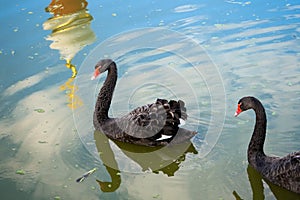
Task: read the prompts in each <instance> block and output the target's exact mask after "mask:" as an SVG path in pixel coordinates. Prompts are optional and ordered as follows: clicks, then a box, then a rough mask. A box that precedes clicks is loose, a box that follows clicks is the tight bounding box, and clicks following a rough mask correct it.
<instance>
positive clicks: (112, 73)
mask: <svg viewBox="0 0 300 200" xmlns="http://www.w3.org/2000/svg"><path fill="white" fill-rule="evenodd" d="M107 71H108V73H107V77H106V79H105V81H104V83H103V86H102V88H101V90H100V93H99V95H98V99H97V102H96V107H95V111H96V115H97V120H98V122H100V123H101V122H104V121H106V120H107V119H109V117H108V110H109V107H110V104H111V100H112V96H113V92H114V89H115V86H116V82H117V77H118V71H117V66H116V63H115V62H112V63H111V64H110V65H109V66H108V68H107Z"/></svg>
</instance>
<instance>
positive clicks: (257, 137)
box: [248, 99, 267, 163]
mask: <svg viewBox="0 0 300 200" xmlns="http://www.w3.org/2000/svg"><path fill="white" fill-rule="evenodd" d="M252 103H253V105H252V106H251V108H252V109H253V110H254V112H255V114H256V122H255V127H254V131H253V134H252V137H251V141H250V143H249V146H248V160H249V163H253V160H252V159H251V158H256V157H257V156H261V157H264V156H265V153H264V143H265V138H266V127H267V117H266V112H265V109H264V107H263V105H262V104H261V102H260V101H259V100H257V99H253V101H252ZM254 162H255V161H254Z"/></svg>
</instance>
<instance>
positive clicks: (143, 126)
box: [91, 59, 197, 147]
mask: <svg viewBox="0 0 300 200" xmlns="http://www.w3.org/2000/svg"><path fill="white" fill-rule="evenodd" d="M106 70H107V71H108V74H107V77H106V80H105V81H104V84H103V86H102V88H101V90H100V92H99V94H98V99H97V102H96V105H95V111H94V118H93V122H94V127H95V129H96V130H100V131H102V132H104V133H105V135H107V136H108V137H109V138H110V139H113V140H117V141H121V142H126V143H132V144H138V145H144V146H154V147H155V146H165V145H167V144H169V143H171V144H179V143H183V142H188V141H189V140H190V139H191V138H192V137H193V136H195V135H196V133H197V132H195V131H190V130H186V129H183V128H180V127H179V125H180V124H181V123H182V122H183V120H186V119H187V114H186V108H185V103H184V102H183V101H181V100H178V101H174V100H170V101H167V100H165V99H157V100H156V102H155V103H152V104H147V105H144V106H141V107H138V108H136V109H134V110H133V111H131V112H130V113H129V114H127V115H125V116H122V117H120V118H110V117H109V116H108V110H109V107H110V104H111V100H112V96H113V92H114V88H115V86H116V82H117V76H118V73H117V65H116V63H115V62H114V61H113V60H111V59H103V60H100V61H99V62H98V63H97V64H96V66H95V72H94V75H93V77H92V78H91V79H92V80H93V79H95V78H96V77H97V76H98V75H99V74H101V73H103V72H105V71H106Z"/></svg>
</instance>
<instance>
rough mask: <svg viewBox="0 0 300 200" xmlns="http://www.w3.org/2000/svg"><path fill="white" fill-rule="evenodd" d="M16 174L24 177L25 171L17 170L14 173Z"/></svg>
mask: <svg viewBox="0 0 300 200" xmlns="http://www.w3.org/2000/svg"><path fill="white" fill-rule="evenodd" d="M16 174H20V175H24V174H25V171H24V170H23V169H19V170H17V171H16Z"/></svg>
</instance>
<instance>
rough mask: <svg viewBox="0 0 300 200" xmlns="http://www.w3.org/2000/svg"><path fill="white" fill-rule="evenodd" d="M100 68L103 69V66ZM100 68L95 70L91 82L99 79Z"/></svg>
mask: <svg viewBox="0 0 300 200" xmlns="http://www.w3.org/2000/svg"><path fill="white" fill-rule="evenodd" d="M100 67H101V66H100ZM100 67H97V68H96V69H95V71H94V74H93V76H92V77H91V80H94V79H95V78H97V76H99V74H100V71H99V68H100Z"/></svg>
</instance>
